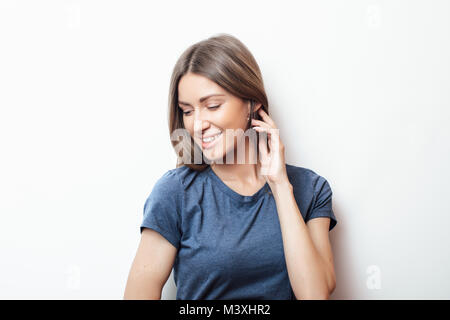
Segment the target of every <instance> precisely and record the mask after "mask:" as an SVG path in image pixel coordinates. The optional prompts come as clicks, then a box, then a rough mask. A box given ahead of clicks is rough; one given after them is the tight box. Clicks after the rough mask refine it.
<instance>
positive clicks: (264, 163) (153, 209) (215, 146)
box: [125, 34, 337, 300]
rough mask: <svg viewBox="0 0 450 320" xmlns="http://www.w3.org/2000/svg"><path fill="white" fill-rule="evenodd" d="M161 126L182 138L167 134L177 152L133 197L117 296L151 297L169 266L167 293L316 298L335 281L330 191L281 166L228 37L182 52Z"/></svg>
mask: <svg viewBox="0 0 450 320" xmlns="http://www.w3.org/2000/svg"><path fill="white" fill-rule="evenodd" d="M169 128H170V133H171V138H172V137H173V136H172V133H173V132H178V131H179V130H181V131H182V132H183V133H184V134H185V136H183V139H182V140H181V141H179V140H177V139H172V145H173V146H174V149H175V150H177V149H178V150H180V148H178V144H177V142H178V143H181V144H182V148H181V150H182V151H183V154H182V155H180V154H178V153H177V157H178V163H177V167H176V168H174V169H170V170H168V171H167V172H166V173H164V174H163V175H162V176H161V178H160V179H159V180H158V181H157V182H156V184H155V186H154V187H153V190H152V192H151V193H150V195H149V196H148V198H147V200H146V202H145V204H144V210H143V211H144V216H143V220H142V224H141V227H140V228H141V234H142V238H141V243H140V245H139V249H138V252H137V254H136V258H135V260H134V262H133V266H132V269H131V271H130V275H129V278H128V282H127V287H126V291H125V298H131V299H136V298H139V297H140V298H150V299H152V298H153V299H159V298H160V297H161V291H162V287H163V286H164V284H165V283H166V281H167V279H168V277H169V275H170V272H171V269H172V267H173V270H174V280H175V284H176V285H177V294H176V298H177V299H183V300H198V299H202V300H203V299H208V300H210V299H228V300H232V299H235V300H248V299H261V300H266V299H282V300H289V299H315V298H319V299H323V298H327V297H328V295H329V294H330V292H331V291H333V289H334V283H335V280H334V267H333V260H332V253H331V247H330V242H329V239H328V231H329V230H331V229H332V228H333V227H334V226H335V225H336V222H337V221H336V218H335V216H334V213H333V210H332V205H331V195H332V192H331V187H330V185H329V183H328V182H327V181H326V179H324V178H323V177H321V176H319V175H318V174H316V173H315V172H314V171H312V170H309V169H306V168H302V167H298V166H294V165H290V164H287V163H285V160H284V145H283V143H282V141H281V138H280V136H279V134H278V128H277V126H276V124H275V122H274V121H273V119H272V118H271V117H270V116H269V114H268V102H267V97H266V93H265V91H264V86H263V81H262V77H261V73H260V70H259V68H258V65H257V64H256V61H255V59H254V58H253V56H252V55H251V53H250V52H249V51H248V49H247V48H246V47H245V46H244V45H243V44H242V43H241V42H240V41H239V40H238V39H236V38H234V37H232V36H230V35H227V34H222V35H218V36H214V37H211V38H209V39H207V40H203V41H201V42H199V43H196V44H194V45H192V46H191V47H189V48H188V49H187V50H186V51H185V52H184V53H183V54H182V55H181V57H180V59H179V60H178V61H177V63H176V65H175V67H174V70H173V74H172V78H171V83H170V94H169ZM251 129H254V130H251ZM244 132H245V133H244ZM247 132H253V133H255V134H256V132H258V133H260V134H261V133H264V134H265V137H266V138H267V140H266V138H264V139H259V138H258V139H252V138H251V136H249V138H250V139H246V137H247ZM184 138H187V139H184ZM240 146H243V147H244V152H243V153H242V154H243V158H239V157H238V158H239V160H238V161H236V152H235V151H236V150H238V152H237V155H239V147H240ZM198 152H199V153H200V154H201V155H202V157H201V159H200V160H201V163H195V161H194V160H196V159H195V155H196V153H198ZM230 154H231V155H232V157H230V158H231V161H228V160H229V159H228V158H229V157H228V156H229V155H230ZM224 158H226V159H227V160H225V161H223V159H224ZM254 159H256V160H257V162H256V163H253V162H251V161H252V160H254ZM241 160H243V161H241ZM318 218H320V219H318ZM306 223H308V225H306Z"/></svg>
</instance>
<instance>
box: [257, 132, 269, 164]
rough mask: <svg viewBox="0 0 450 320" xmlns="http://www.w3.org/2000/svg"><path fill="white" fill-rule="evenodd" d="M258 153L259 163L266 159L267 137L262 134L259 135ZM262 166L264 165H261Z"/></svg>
mask: <svg viewBox="0 0 450 320" xmlns="http://www.w3.org/2000/svg"><path fill="white" fill-rule="evenodd" d="M258 145H259V152H260V153H261V163H263V161H264V160H267V158H268V151H267V135H266V134H264V133H260V134H259V143H258ZM263 164H264V163H263Z"/></svg>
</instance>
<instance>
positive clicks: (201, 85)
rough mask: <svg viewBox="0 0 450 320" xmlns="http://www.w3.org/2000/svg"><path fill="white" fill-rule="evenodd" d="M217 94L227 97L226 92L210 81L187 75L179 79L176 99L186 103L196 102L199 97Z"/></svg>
mask: <svg viewBox="0 0 450 320" xmlns="http://www.w3.org/2000/svg"><path fill="white" fill-rule="evenodd" d="M213 93H219V94H224V95H227V92H226V91H225V90H224V89H223V88H222V87H221V86H219V85H218V84H216V83H215V82H214V81H211V80H210V79H208V78H206V77H204V76H201V75H197V74H193V73H188V74H185V75H184V76H182V77H181V79H180V81H179V83H178V98H179V99H180V100H181V101H186V102H198V100H199V99H200V98H201V97H204V96H207V95H210V94H213Z"/></svg>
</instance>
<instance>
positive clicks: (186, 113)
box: [183, 105, 220, 115]
mask: <svg viewBox="0 0 450 320" xmlns="http://www.w3.org/2000/svg"><path fill="white" fill-rule="evenodd" d="M219 107H220V105H218V106H212V107H208V109H217V108H219ZM190 112H192V111H184V112H183V114H185V115H189V113H190Z"/></svg>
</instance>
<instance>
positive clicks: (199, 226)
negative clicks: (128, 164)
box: [140, 164, 337, 300]
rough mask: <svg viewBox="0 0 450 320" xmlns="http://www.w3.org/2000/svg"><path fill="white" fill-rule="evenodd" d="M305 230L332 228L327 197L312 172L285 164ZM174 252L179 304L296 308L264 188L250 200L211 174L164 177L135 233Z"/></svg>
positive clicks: (180, 172) (181, 171) (183, 170)
mask: <svg viewBox="0 0 450 320" xmlns="http://www.w3.org/2000/svg"><path fill="white" fill-rule="evenodd" d="M286 171H287V174H288V178H289V181H290V183H291V184H292V186H293V191H294V197H295V200H296V202H297V205H298V207H299V210H300V212H301V214H302V216H303V219H304V221H305V222H307V221H308V220H310V219H313V218H317V217H329V218H331V221H330V229H329V230H331V229H332V228H333V227H334V226H335V225H336V223H337V220H336V217H335V216H334V213H333V210H332V204H331V198H332V191H331V188H330V185H329V184H328V182H327V181H326V179H325V178H323V177H321V176H319V175H318V174H316V173H315V172H314V171H312V170H310V169H306V168H302V167H297V166H293V165H289V164H286ZM144 227H146V228H151V229H153V230H155V231H157V232H159V233H160V234H161V235H162V236H163V237H164V238H166V239H167V240H168V241H169V242H170V243H171V244H172V245H174V246H175V248H177V249H178V252H177V257H176V259H175V262H174V265H173V270H174V280H175V284H176V286H177V295H176V299H181V300H224V299H227V300H231V299H238V300H246V299H261V300H268V299H272V300H295V296H294V293H293V291H292V287H291V285H290V282H289V277H288V272H287V267H286V261H285V256H284V250H283V240H282V235H281V227H280V223H279V218H278V212H277V207H276V203H275V198H274V197H273V195H272V193H271V190H270V187H269V185H268V184H267V183H266V184H265V185H264V187H262V188H261V189H260V190H259V191H257V192H256V193H255V194H254V195H252V196H244V195H241V194H239V193H237V192H235V191H234V190H233V189H231V188H230V187H228V186H227V185H226V184H225V183H224V182H223V181H222V180H221V179H220V178H219V177H218V176H217V175H216V174H215V173H214V171H213V170H212V169H211V167H209V166H208V167H207V169H205V170H204V171H201V172H200V171H196V170H193V169H191V168H189V167H187V166H181V167H178V168H175V169H171V170H168V171H167V172H166V173H164V175H163V176H162V177H161V178H159V180H158V181H157V182H156V184H155V185H154V187H153V189H152V191H151V193H150V195H149V196H148V198H147V200H146V202H145V205H144V217H143V221H142V224H141V227H140V231H141V233H142V230H143V228H144Z"/></svg>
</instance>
